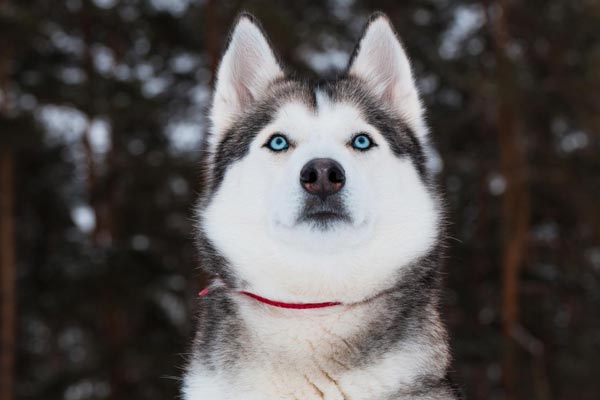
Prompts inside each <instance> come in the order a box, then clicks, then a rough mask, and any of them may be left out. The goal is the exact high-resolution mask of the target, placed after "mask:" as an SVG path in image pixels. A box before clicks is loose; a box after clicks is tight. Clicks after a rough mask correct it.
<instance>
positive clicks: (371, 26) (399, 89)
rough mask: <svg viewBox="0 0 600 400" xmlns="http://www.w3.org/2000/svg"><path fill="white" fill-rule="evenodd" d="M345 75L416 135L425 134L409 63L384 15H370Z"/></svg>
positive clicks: (421, 110) (421, 112) (419, 103)
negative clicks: (394, 114) (396, 113)
mask: <svg viewBox="0 0 600 400" xmlns="http://www.w3.org/2000/svg"><path fill="white" fill-rule="evenodd" d="M348 75H349V76H354V77H357V78H359V79H361V80H362V81H363V82H365V84H366V85H367V87H368V88H369V90H370V91H371V93H372V94H374V95H375V96H376V97H377V98H379V99H380V100H382V101H383V102H384V103H385V104H388V105H390V106H391V107H392V108H393V109H394V110H396V111H398V113H399V114H400V115H401V116H402V117H403V118H404V119H405V120H406V122H407V123H408V124H409V126H410V127H411V128H412V129H414V130H415V133H416V134H417V136H425V135H426V131H427V130H426V128H425V123H424V121H423V109H422V106H421V101H420V99H419V93H418V91H417V87H416V85H415V81H414V79H413V75H412V71H411V67H410V62H409V61H408V57H407V56H406V53H405V52H404V49H403V48H402V45H401V44H400V41H399V40H398V37H397V36H396V33H395V31H394V28H393V27H392V25H391V23H390V21H389V19H388V17H387V16H386V15H385V14H383V13H376V14H373V15H372V16H371V18H370V20H369V23H368V25H367V27H366V28H365V31H364V34H363V36H362V38H361V39H360V41H359V43H358V46H357V47H356V49H355V50H354V54H353V57H352V59H351V60H350V65H349V67H348Z"/></svg>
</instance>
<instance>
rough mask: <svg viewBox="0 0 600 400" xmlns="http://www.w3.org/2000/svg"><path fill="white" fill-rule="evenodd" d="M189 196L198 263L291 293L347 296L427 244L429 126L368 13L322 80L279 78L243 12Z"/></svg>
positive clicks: (381, 280)
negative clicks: (336, 66)
mask: <svg viewBox="0 0 600 400" xmlns="http://www.w3.org/2000/svg"><path fill="white" fill-rule="evenodd" d="M210 118H211V122H212V126H211V130H210V132H209V134H208V136H207V138H206V143H205V146H204V154H203V165H204V178H205V179H204V187H203V191H204V192H203V196H202V197H201V199H200V202H199V205H198V227H199V229H198V231H199V243H200V248H201V256H202V257H203V265H204V267H205V269H207V270H208V271H209V272H212V273H215V274H219V275H220V276H221V277H222V279H223V280H225V281H226V282H228V284H229V285H231V286H234V287H235V288H238V289H241V290H248V291H252V292H254V293H257V294H259V295H261V296H264V297H269V298H274V299H277V300H279V301H289V302H316V301H341V302H348V303H351V302H358V301H362V300H365V299H367V298H369V297H371V296H373V295H375V294H377V293H380V292H382V291H384V290H387V289H389V288H391V287H392V286H393V285H394V284H395V283H396V282H398V280H399V279H400V278H401V276H402V273H403V271H404V270H405V269H406V268H407V267H408V266H410V265H414V264H415V263H416V262H417V261H418V260H419V259H420V258H422V257H424V256H425V255H426V254H427V253H428V252H429V251H430V250H431V249H432V248H433V247H434V246H435V244H436V242H437V240H438V225H439V221H440V212H439V206H438V203H439V202H438V200H437V197H436V195H435V193H434V191H433V190H432V189H431V185H430V184H429V177H428V172H427V169H426V167H425V164H426V161H427V160H426V153H425V150H424V149H425V148H426V146H427V128H426V126H425V123H424V117H423V109H422V107H421V102H420V100H419V96H418V92H417V89H416V87H415V83H414V80H413V75H412V72H411V67H410V64H409V61H408V58H407V56H406V54H405V52H404V50H403V48H402V45H401V44H400V42H399V40H398V38H397V36H396V34H395V32H394V30H393V28H392V26H391V25H390V22H389V20H388V19H387V17H386V16H385V15H382V14H377V15H374V16H373V17H372V18H371V20H370V22H369V24H368V25H367V27H366V29H365V32H364V34H363V36H362V38H361V39H360V41H359V43H358V46H357V48H356V50H355V52H354V55H353V56H352V58H351V61H350V63H349V67H348V70H347V72H346V73H345V74H344V75H343V76H342V77H340V78H339V79H336V80H334V81H330V82H320V83H312V82H307V81H299V80H295V79H292V78H290V77H289V76H288V75H286V73H285V72H284V70H283V69H282V67H281V65H280V64H279V62H278V61H277V58H276V57H275V55H274V53H273V51H272V49H271V46H270V45H269V42H268V40H267V39H266V37H265V35H264V33H263V32H262V30H261V28H260V27H259V25H258V24H257V23H256V21H255V20H254V19H253V17H251V16H249V15H247V14H243V15H242V16H241V17H239V19H238V21H237V23H236V24H235V26H234V29H233V32H232V34H231V38H230V41H229V44H228V46H227V50H226V52H225V54H224V56H223V59H222V61H221V64H220V67H219V70H218V75H217V81H216V89H215V93H214V98H213V103H212V108H211V111H210Z"/></svg>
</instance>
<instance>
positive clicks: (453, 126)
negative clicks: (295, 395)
mask: <svg viewBox="0 0 600 400" xmlns="http://www.w3.org/2000/svg"><path fill="white" fill-rule="evenodd" d="M240 9H246V10H249V11H251V12H253V13H254V14H256V15H257V16H258V17H259V18H260V19H261V20H262V22H263V24H264V26H265V28H266V30H267V32H268V33H269V34H270V36H271V38H272V40H273V43H274V46H275V48H276V49H277V50H278V51H279V53H280V55H281V56H282V58H283V59H284V60H285V61H286V62H287V63H288V65H290V66H292V67H294V68H297V69H298V70H300V71H302V72H303V73H306V74H309V75H314V74H319V75H323V76H334V75H335V74H336V73H338V72H339V71H340V70H341V69H343V68H344V66H345V64H346V62H347V60H348V56H349V53H350V52H351V50H352V49H353V46H354V44H355V42H356V41H357V39H358V36H359V34H360V31H361V29H362V27H363V25H364V23H365V21H366V18H367V16H368V15H369V14H370V13H371V12H372V11H373V10H378V9H380V10H383V11H384V12H386V13H388V15H389V16H390V17H391V19H392V21H393V23H394V24H395V26H396V27H397V29H398V31H399V33H400V35H401V37H402V39H403V41H404V44H405V46H406V48H407V50H408V53H409V54H410V55H411V57H412V59H413V62H414V68H415V71H416V75H417V77H418V83H419V87H420V89H421V92H422V94H423V96H424V100H425V102H426V104H427V106H428V109H429V114H428V115H429V122H430V125H431V127H432V132H433V139H434V140H435V143H436V145H437V150H438V152H439V157H437V158H436V160H434V161H435V163H434V164H435V165H434V167H435V168H436V171H437V173H438V175H439V179H440V182H441V184H442V186H443V187H444V189H445V191H446V193H447V199H448V206H449V211H450V215H449V219H450V221H452V226H451V232H450V233H451V235H452V237H453V238H455V239H456V240H452V241H451V242H450V243H449V245H450V247H449V254H448V259H447V264H446V266H445V269H446V270H445V271H446V272H445V275H446V280H447V290H446V292H445V296H444V307H445V318H446V320H447V322H448V325H449V329H450V333H451V338H452V346H453V351H454V357H455V363H454V368H453V372H454V377H455V379H456V381H457V382H458V383H459V385H461V386H462V388H463V390H464V392H465V394H466V395H467V397H468V398H469V399H580V400H585V399H590V400H591V399H598V398H600V379H598V372H597V371H598V368H599V366H600V207H599V205H600V178H599V176H600V175H599V173H600V157H599V155H600V96H599V95H600V1H596V0H573V1H569V0H543V1H542V0H528V1H516V0H513V1H510V0H504V1H493V0H488V1H468V0H452V1H451V0H406V1H391V0H390V1H384V0H381V1H360V0H327V1H317V0H295V1H233V0H224V1H216V0H123V1H117V0H93V1H92V0H66V1H50V0H0V268H1V269H0V271H1V286H0V290H1V318H2V319H1V322H0V324H1V325H0V326H1V329H0V333H1V341H2V343H1V355H0V357H1V359H0V363H1V365H0V367H1V371H0V398H1V399H2V400H9V399H11V398H15V399H23V400H26V399H44V400H55V399H64V400H80V399H81V400H83V399H117V400H118V399H150V400H152V399H171V398H175V396H176V395H177V392H178V385H179V383H178V380H177V378H178V377H179V376H180V374H181V369H180V368H181V366H182V365H183V361H184V356H183V354H184V353H185V352H186V350H187V346H188V343H189V340H190V335H191V333H192V332H191V331H192V324H193V318H192V315H193V305H194V302H195V301H196V297H195V292H196V290H197V289H199V288H201V287H202V285H203V284H204V282H203V277H202V276H201V275H200V273H199V272H198V270H197V268H196V266H197V260H196V255H195V252H194V248H193V243H192V237H191V232H192V222H191V215H192V212H191V206H192V204H193V202H194V199H195V193H196V190H197V189H198V182H197V179H198V175H199V174H198V167H197V159H198V154H199V146H200V139H201V138H202V135H203V134H204V132H205V130H206V119H205V110H206V107H207V105H208V102H209V99H210V90H211V80H212V77H213V72H214V70H215V67H216V64H217V62H218V58H219V55H220V52H221V48H222V46H223V44H224V41H225V39H226V34H227V32H228V30H229V26H230V24H231V22H232V21H233V19H234V17H235V15H236V14H237V13H238V11H239V10H240Z"/></svg>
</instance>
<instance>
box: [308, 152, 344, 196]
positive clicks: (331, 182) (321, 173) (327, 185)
mask: <svg viewBox="0 0 600 400" xmlns="http://www.w3.org/2000/svg"><path fill="white" fill-rule="evenodd" d="M345 182H346V174H345V173H344V168H342V166H341V165H340V164H339V163H338V162H337V161H335V160H332V159H331V158H315V159H314V160H310V161H309V162H307V163H306V165H305V166H304V167H302V171H300V184H301V185H302V187H303V188H304V190H306V191H307V192H308V193H310V194H314V195H316V196H319V197H320V198H321V200H325V199H326V198H327V196H331V195H332V194H334V193H337V192H339V191H340V189H341V188H342V187H344V183H345Z"/></svg>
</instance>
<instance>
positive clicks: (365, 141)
mask: <svg viewBox="0 0 600 400" xmlns="http://www.w3.org/2000/svg"><path fill="white" fill-rule="evenodd" d="M372 146H373V141H372V140H371V138H370V137H369V136H367V135H365V134H364V133H361V134H360V135H356V136H355V137H354V139H352V147H354V148H355V149H356V150H362V151H364V150H369V149H370V148H371V147H372Z"/></svg>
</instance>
